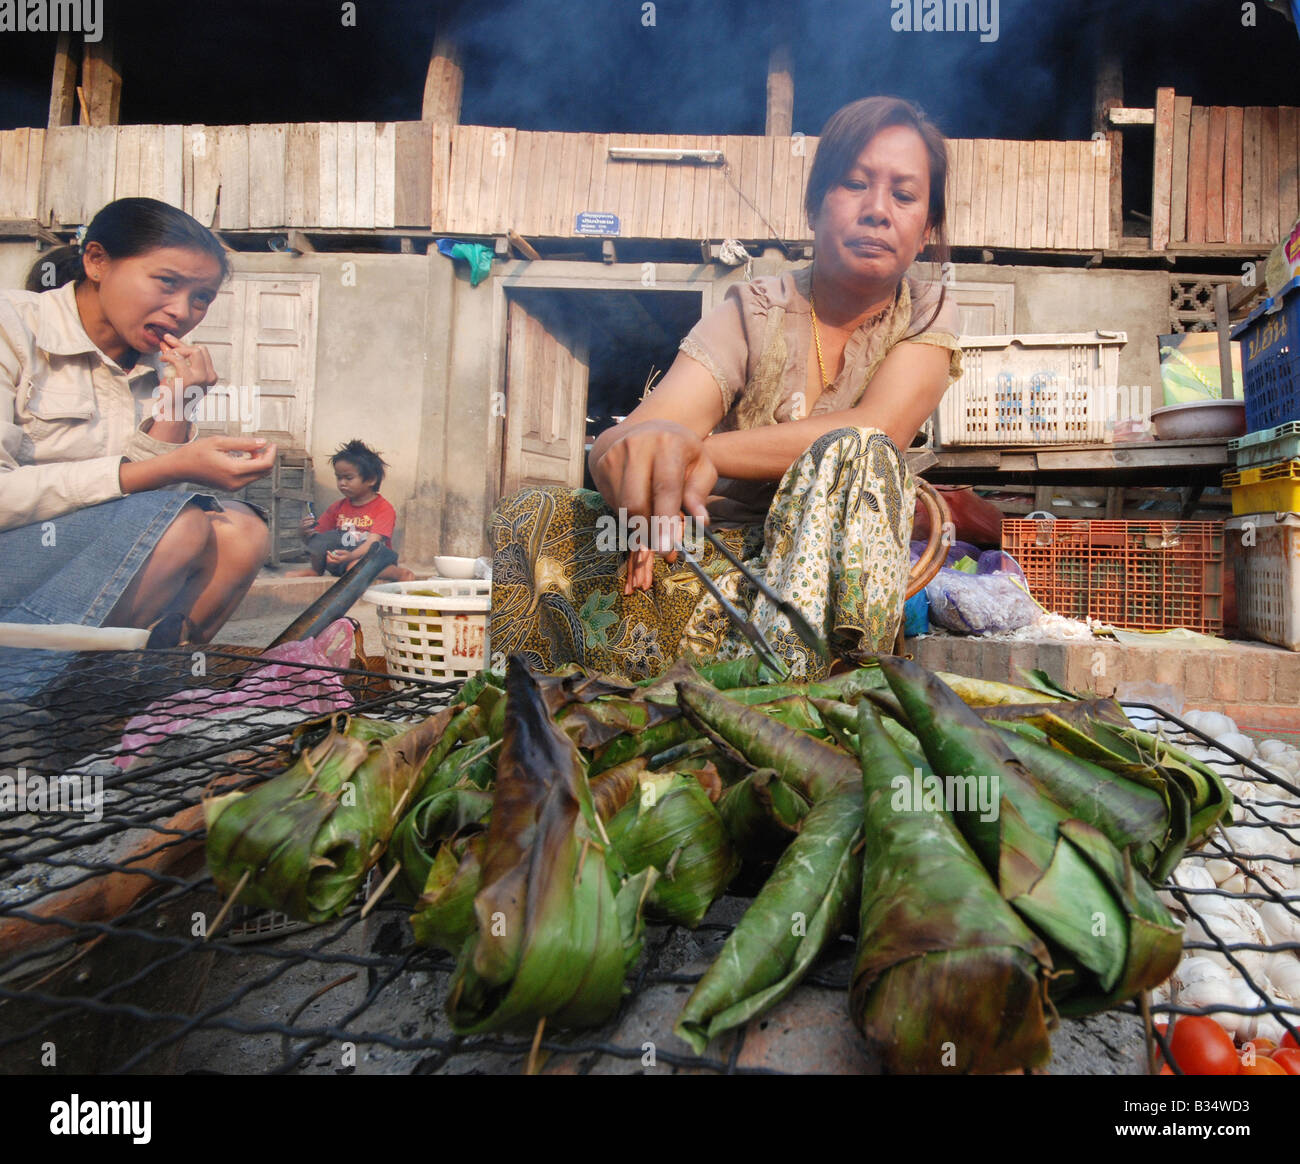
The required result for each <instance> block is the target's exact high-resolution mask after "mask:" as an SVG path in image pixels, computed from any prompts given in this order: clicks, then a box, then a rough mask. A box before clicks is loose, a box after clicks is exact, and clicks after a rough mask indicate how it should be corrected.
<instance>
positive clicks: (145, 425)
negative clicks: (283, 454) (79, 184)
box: [0, 198, 275, 642]
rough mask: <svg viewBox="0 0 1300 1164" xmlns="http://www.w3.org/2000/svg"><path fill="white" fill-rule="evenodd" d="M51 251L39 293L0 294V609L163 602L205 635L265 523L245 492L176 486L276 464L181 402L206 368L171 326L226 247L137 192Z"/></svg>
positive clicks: (57, 614) (247, 475) (57, 617)
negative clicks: (218, 494)
mask: <svg viewBox="0 0 1300 1164" xmlns="http://www.w3.org/2000/svg"><path fill="white" fill-rule="evenodd" d="M63 252H64V253H62V254H60V253H59V252H53V251H52V252H50V254H49V255H48V256H46V257H45V258H43V259H42V260H41V261H39V262H38V263H37V264H36V266H35V268H33V272H32V278H31V279H30V280H29V288H30V287H32V286H33V284H34V285H35V286H37V287H40V286H50V288H51V289H50V290H45V291H40V292H37V291H34V290H28V291H9V292H2V293H0V560H3V561H4V563H5V567H4V570H3V572H0V621H4V622H24V623H78V624H81V625H84V626H128V627H150V626H153V625H154V624H155V623H157V622H158V621H159V620H160V619H162V618H163V617H164V616H167V615H179V616H182V617H183V618H184V619H188V625H187V627H186V629H187V630H188V636H187V637H188V638H189V639H190V640H191V641H195V642H207V641H209V640H210V639H211V638H212V636H213V635H214V634H215V633H216V631H217V629H218V628H219V627H220V626H221V625H222V623H223V622H225V620H226V619H227V618H228V617H229V616H230V614H231V612H232V611H233V610H234V608H235V607H236V606H237V605H238V604H239V601H240V599H241V598H242V597H243V596H244V593H245V592H246V591H247V590H248V587H249V586H250V585H251V583H252V581H253V578H254V577H255V576H256V574H257V571H258V569H259V567H260V566H261V564H262V562H263V561H264V560H265V558H266V551H267V546H268V544H269V543H268V534H267V529H266V525H265V523H264V522H263V521H262V519H261V518H260V517H259V516H258V514H257V513H256V512H255V511H254V510H252V509H250V508H249V507H247V506H244V505H241V504H239V503H238V502H231V501H228V500H227V501H221V502H218V501H217V500H216V499H215V498H213V497H210V496H208V495H207V494H204V493H195V492H189V491H188V490H187V489H186V488H184V487H183V486H185V485H186V484H187V483H193V484H196V485H200V486H206V487H208V488H211V489H217V490H225V491H234V490H237V489H240V488H242V487H243V486H244V485H247V484H248V483H249V482H251V481H255V480H257V479H258V478H260V477H264V476H265V475H266V474H267V473H269V472H270V470H271V467H272V465H273V464H274V462H275V446H274V445H268V444H267V442H266V441H264V440H260V439H256V438H252V437H201V438H199V439H197V440H196V439H195V426H194V424H193V423H192V421H190V420H188V419H187V418H186V417H185V415H184V411H185V408H184V402H192V401H193V400H194V399H195V397H196V395H201V392H202V390H204V389H206V388H208V387H210V386H211V385H212V384H214V383H215V382H216V379H217V376H216V372H215V370H214V368H213V365H212V359H211V357H210V356H209V354H208V353H207V351H206V350H204V349H203V348H202V347H197V346H192V345H189V344H186V343H184V342H183V338H182V337H184V336H185V334H186V333H187V332H189V331H191V330H192V329H193V328H195V327H196V326H197V325H198V324H199V323H200V322H201V321H202V319H203V317H204V315H205V314H206V313H207V310H208V308H209V307H210V306H211V304H212V302H213V300H214V299H215V298H216V295H217V292H218V290H219V289H220V287H221V284H222V282H223V280H224V279H225V278H226V276H227V274H228V273H229V268H228V266H227V262H226V258H225V252H224V250H223V248H222V246H221V243H220V241H219V240H218V239H217V238H216V236H215V235H213V234H212V232H211V231H209V230H207V229H206V228H205V227H204V226H202V225H201V224H200V223H198V222H197V221H196V220H195V219H193V218H191V217H190V216H189V215H188V214H185V213H184V212H182V211H180V210H177V209H176V208H175V207H173V206H169V205H167V204H166V203H163V202H158V201H155V200H154V199H151V198H122V199H119V200H118V201H116V202H110V203H109V204H108V205H107V206H105V207H104V208H103V209H102V210H101V211H100V212H99V213H98V214H96V215H95V217H94V219H93V220H92V221H91V222H90V224H89V226H88V228H86V231H85V235H84V239H83V240H82V241H81V242H80V244H79V245H78V246H77V247H68V248H63ZM162 378H165V380H166V386H165V390H160V379H162ZM178 401H179V402H182V408H181V412H180V415H177V409H176V407H175V404H176V402H178ZM182 625H185V624H182Z"/></svg>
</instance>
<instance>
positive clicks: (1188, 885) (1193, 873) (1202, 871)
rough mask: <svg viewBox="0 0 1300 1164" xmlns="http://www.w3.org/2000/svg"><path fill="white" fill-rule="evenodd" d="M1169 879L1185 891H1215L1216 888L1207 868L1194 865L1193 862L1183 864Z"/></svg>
mask: <svg viewBox="0 0 1300 1164" xmlns="http://www.w3.org/2000/svg"><path fill="white" fill-rule="evenodd" d="M1169 879H1170V880H1171V881H1172V882H1173V883H1174V884H1175V885H1181V886H1182V887H1183V888H1184V889H1213V888H1214V887H1215V880H1214V878H1213V877H1211V876H1210V873H1209V871H1208V870H1207V869H1206V868H1205V866H1204V865H1196V864H1193V863H1192V862H1191V861H1183V862H1181V863H1180V864H1179V865H1178V867H1177V868H1176V869H1175V870H1174V871H1173V873H1172V874H1171V875H1170V878H1169Z"/></svg>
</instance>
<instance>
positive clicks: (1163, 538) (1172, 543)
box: [1002, 518, 1223, 634]
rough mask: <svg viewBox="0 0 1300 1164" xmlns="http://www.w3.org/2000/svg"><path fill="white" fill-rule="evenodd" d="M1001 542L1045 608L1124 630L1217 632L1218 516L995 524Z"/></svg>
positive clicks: (1220, 584) (1220, 538)
mask: <svg viewBox="0 0 1300 1164" xmlns="http://www.w3.org/2000/svg"><path fill="white" fill-rule="evenodd" d="M1002 548H1003V549H1004V550H1005V551H1006V552H1007V553H1008V554H1010V555H1011V556H1012V557H1013V558H1015V559H1016V561H1017V562H1019V563H1020V565H1021V567H1022V568H1023V569H1024V571H1025V579H1026V581H1027V582H1028V583H1029V592H1030V593H1031V594H1032V595H1033V596H1034V598H1035V600H1037V601H1038V603H1039V604H1041V605H1042V606H1043V607H1045V608H1046V609H1047V610H1050V611H1052V612H1053V613H1055V614H1062V615H1065V616H1067V617H1068V618H1078V619H1082V618H1084V617H1085V616H1088V617H1091V618H1094V619H1097V620H1099V621H1101V622H1104V623H1108V624H1109V625H1111V626H1118V627H1127V628H1129V629H1132V630H1168V629H1170V628H1172V627H1180V626H1181V627H1186V628H1187V629H1188V630H1194V631H1201V632H1203V633H1206V634H1222V633H1223V522H1221V521H1068V520H1063V519H1060V518H1058V519H1057V520H1055V521H1049V520H1042V521H1029V520H1025V519H1010V518H1008V519H1006V520H1004V521H1003V522H1002Z"/></svg>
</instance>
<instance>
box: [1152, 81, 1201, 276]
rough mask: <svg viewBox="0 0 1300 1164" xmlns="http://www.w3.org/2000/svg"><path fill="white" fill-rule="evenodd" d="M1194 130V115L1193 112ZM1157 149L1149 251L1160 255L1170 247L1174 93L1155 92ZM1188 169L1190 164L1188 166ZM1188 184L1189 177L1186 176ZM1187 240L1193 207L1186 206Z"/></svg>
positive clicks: (1153, 167)
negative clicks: (1158, 252)
mask: <svg viewBox="0 0 1300 1164" xmlns="http://www.w3.org/2000/svg"><path fill="white" fill-rule="evenodd" d="M1192 125H1193V130H1195V111H1193V123H1192ZM1155 128H1156V146H1155V157H1154V160H1153V162H1152V174H1151V249H1152V250H1153V251H1163V250H1166V249H1167V248H1168V246H1169V216H1170V210H1171V205H1172V199H1173V178H1174V91H1173V90H1172V89H1157V90H1156V127H1155ZM1189 165H1190V163H1189ZM1188 182H1189V184H1190V182H1191V175H1190V174H1189V175H1188ZM1187 217H1188V229H1187V237H1188V239H1192V237H1193V236H1192V229H1191V217H1192V206H1191V198H1190V194H1189V197H1188V206H1187Z"/></svg>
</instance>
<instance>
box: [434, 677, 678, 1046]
mask: <svg viewBox="0 0 1300 1164" xmlns="http://www.w3.org/2000/svg"><path fill="white" fill-rule="evenodd" d="M506 702H507V704H508V706H507V711H506V714H505V720H504V723H505V734H504V743H503V744H502V748H501V756H500V760H499V761H498V764H497V779H496V786H495V790H494V798H493V804H492V815H491V819H490V822H489V824H488V831H487V833H486V835H485V837H484V840H483V848H482V853H481V859H480V866H481V873H480V878H479V880H480V888H479V890H478V892H477V894H476V895H475V897H474V905H473V909H474V919H475V923H476V927H475V931H474V933H473V934H471V935H470V936H469V937H468V938H467V939H466V941H465V944H464V947H463V948H462V950H461V952H460V957H459V959H458V961H457V965H456V971H455V974H454V975H453V977H452V982H451V991H450V995H449V998H448V1000H447V1012H448V1015H449V1017H450V1018H451V1022H452V1026H453V1027H454V1028H455V1030H456V1031H457V1032H458V1033H461V1034H479V1033H482V1032H486V1031H510V1030H514V1031H531V1030H532V1029H534V1028H535V1026H536V1024H537V1023H538V1021H539V1020H541V1019H548V1020H551V1021H553V1022H554V1023H555V1024H556V1025H558V1026H561V1027H587V1026H595V1025H599V1024H600V1023H602V1022H604V1021H605V1020H606V1019H608V1018H609V1017H610V1016H611V1015H613V1013H614V1012H615V1011H616V1010H617V1008H618V1005H619V1002H620V1000H621V998H622V995H623V978H624V973H625V971H626V969H627V967H628V966H629V965H630V964H631V963H632V962H635V960H636V958H637V957H638V956H639V954H640V948H641V926H642V923H641V907H642V904H643V902H644V899H645V896H646V894H647V892H648V891H649V889H650V888H651V887H652V885H653V883H654V879H655V870H654V869H653V868H650V869H646V870H644V871H643V872H641V873H639V874H636V875H635V876H630V877H629V876H625V875H624V870H623V868H622V863H621V861H620V859H619V857H618V854H617V853H616V852H615V851H614V849H613V848H612V847H611V846H610V845H609V843H608V839H607V837H606V836H605V835H604V830H603V826H602V825H601V823H600V820H599V818H598V817H597V816H596V813H595V810H594V808H593V806H592V801H591V792H590V790H589V788H588V785H587V776H586V773H585V772H584V770H583V762H582V759H581V757H580V755H579V752H578V749H577V748H576V747H575V745H574V744H573V741H572V740H570V739H569V737H568V736H567V735H566V734H565V733H564V732H563V731H562V730H561V729H560V728H559V727H557V726H556V724H555V722H554V720H553V719H552V717H551V713H550V711H549V709H548V708H547V706H546V703H545V701H544V700H543V698H542V694H541V691H540V690H539V688H538V685H537V683H536V682H535V681H534V680H533V678H532V676H531V675H530V674H529V672H528V669H527V667H526V666H525V665H524V664H523V663H522V662H521V661H520V660H519V659H518V657H515V656H512V657H511V659H510V660H509V663H508V666H507V674H506Z"/></svg>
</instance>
